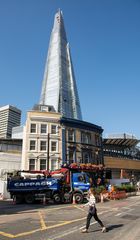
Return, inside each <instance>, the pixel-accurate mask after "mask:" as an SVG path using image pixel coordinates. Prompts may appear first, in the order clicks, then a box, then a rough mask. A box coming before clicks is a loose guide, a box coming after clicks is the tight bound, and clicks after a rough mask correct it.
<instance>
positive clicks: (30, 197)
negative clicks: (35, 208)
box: [25, 193, 35, 204]
mask: <svg viewBox="0 0 140 240" xmlns="http://www.w3.org/2000/svg"><path fill="white" fill-rule="evenodd" d="M34 200H35V198H34V195H33V194H30V193H29V194H27V195H25V202H26V203H28V204H31V203H33V202H34Z"/></svg>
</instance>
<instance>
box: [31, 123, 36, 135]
mask: <svg viewBox="0 0 140 240" xmlns="http://www.w3.org/2000/svg"><path fill="white" fill-rule="evenodd" d="M30 132H31V133H36V124H35V123H31V127H30Z"/></svg>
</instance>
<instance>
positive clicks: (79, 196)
mask: <svg viewBox="0 0 140 240" xmlns="http://www.w3.org/2000/svg"><path fill="white" fill-rule="evenodd" d="M74 197H75V202H76V203H78V204H79V203H82V202H83V199H84V197H83V195H82V194H81V193H75V194H74Z"/></svg>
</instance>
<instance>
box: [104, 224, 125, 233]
mask: <svg viewBox="0 0 140 240" xmlns="http://www.w3.org/2000/svg"><path fill="white" fill-rule="evenodd" d="M123 225H124V224H117V225H110V226H107V232H108V231H111V230H113V229H114V228H120V227H123Z"/></svg>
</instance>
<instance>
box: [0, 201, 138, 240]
mask: <svg viewBox="0 0 140 240" xmlns="http://www.w3.org/2000/svg"><path fill="white" fill-rule="evenodd" d="M80 206H81V205H77V204H63V205H51V204H50V205H49V204H47V205H45V206H44V205H41V204H32V205H25V204H23V205H13V204H12V202H10V201H0V240H9V239H15V240H31V239H32V240H83V239H84V240H94V239H95V240H99V239H100V240H101V239H104V240H140V196H134V197H129V198H127V199H124V200H111V201H108V202H105V203H98V204H97V210H98V215H99V218H100V219H101V220H102V221H103V223H104V224H105V226H106V227H107V232H106V233H102V232H101V227H100V226H99V225H98V223H97V222H95V220H94V219H92V220H91V226H90V228H89V232H88V233H81V231H82V229H83V228H84V227H85V223H86V215H87V208H84V209H83V208H81V207H80Z"/></svg>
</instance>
